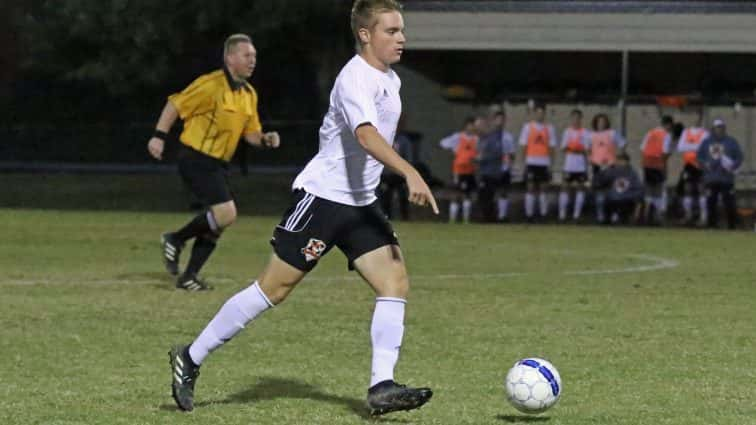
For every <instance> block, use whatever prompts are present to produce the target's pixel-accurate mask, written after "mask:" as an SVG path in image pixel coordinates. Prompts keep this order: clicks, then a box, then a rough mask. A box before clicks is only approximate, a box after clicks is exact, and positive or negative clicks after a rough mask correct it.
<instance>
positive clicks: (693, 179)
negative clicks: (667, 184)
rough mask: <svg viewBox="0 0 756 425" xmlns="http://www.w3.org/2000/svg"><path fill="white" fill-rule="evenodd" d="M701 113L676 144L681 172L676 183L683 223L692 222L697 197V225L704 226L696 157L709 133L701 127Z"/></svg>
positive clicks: (702, 191)
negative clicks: (683, 212) (680, 156)
mask: <svg viewBox="0 0 756 425" xmlns="http://www.w3.org/2000/svg"><path fill="white" fill-rule="evenodd" d="M702 124H703V111H699V112H698V115H697V119H696V122H695V124H694V125H692V126H690V127H688V128H686V129H685V130H683V132H682V134H681V135H680V140H679V141H678V143H677V151H678V152H680V153H681V154H682V159H683V170H682V172H681V173H680V180H679V181H678V183H677V186H678V192H679V194H682V195H683V198H682V204H683V209H684V210H685V217H684V219H683V221H684V222H685V223H686V224H691V223H692V220H693V197H694V196H695V195H698V210H699V213H700V214H699V223H700V225H701V226H705V225H706V222H707V221H708V217H707V215H706V193H705V188H704V185H703V170H702V169H701V165H700V164H699V163H698V160H697V158H696V155H697V153H698V147H699V146H701V143H702V142H703V141H704V140H706V138H708V137H709V131H708V130H706V128H704V127H703V125H702Z"/></svg>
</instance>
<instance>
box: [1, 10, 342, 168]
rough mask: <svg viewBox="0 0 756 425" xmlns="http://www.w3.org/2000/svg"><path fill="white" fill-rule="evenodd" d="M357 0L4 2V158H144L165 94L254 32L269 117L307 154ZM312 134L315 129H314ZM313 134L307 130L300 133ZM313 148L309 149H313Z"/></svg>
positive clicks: (275, 158) (257, 78)
mask: <svg viewBox="0 0 756 425" xmlns="http://www.w3.org/2000/svg"><path fill="white" fill-rule="evenodd" d="M350 6H351V0H317V1H312V0H262V1H261V0H252V1H244V2H239V1H218V2H208V1H206V0H202V1H200V0H181V1H179V0H162V1H160V2H154V1H148V0H110V1H99V0H66V1H53V0H30V1H23V2H22V1H7V0H5V1H0V8H2V9H3V10H4V13H3V14H2V15H0V25H2V26H3V27H4V28H7V29H11V31H7V32H0V96H1V97H2V101H0V102H2V103H1V104H0V106H2V107H3V109H4V110H5V113H4V114H3V116H4V117H5V119H4V120H3V121H4V122H3V124H2V128H1V129H0V132H1V133H2V134H0V136H2V137H3V143H2V144H1V145H2V146H3V147H1V148H0V161H9V160H10V161H31V160H36V161H86V162H98V161H100V162H146V161H148V158H146V156H145V152H144V149H143V144H144V143H145V142H146V138H147V137H148V136H149V134H150V129H151V128H152V126H153V125H154V122H155V120H156V119H157V116H158V114H159V113H160V109H161V108H162V106H163V104H164V102H165V98H166V96H167V95H169V94H170V93H173V92H175V91H178V90H181V89H182V88H183V87H185V86H186V85H187V84H189V83H190V82H191V81H192V80H193V79H194V78H196V77H197V76H198V75H200V74H202V73H205V72H209V71H211V70H213V69H217V68H219V67H220V66H221V64H222V45H223V41H224V39H225V38H226V37H227V36H228V35H229V34H232V33H236V32H243V33H246V34H249V35H250V36H252V38H253V40H254V43H255V46H256V48H257V50H258V67H257V69H256V71H255V75H254V76H253V77H252V84H253V85H254V86H255V87H256V88H257V90H258V92H259V94H260V106H259V107H260V114H261V117H262V119H263V121H264V124H269V125H272V126H278V127H280V130H281V131H283V132H288V133H290V135H291V138H293V139H295V140H292V142H296V144H298V148H297V149H294V150H288V151H287V150H284V151H281V152H280V153H278V154H275V155H272V156H271V155H266V156H267V157H268V158H269V160H270V161H272V162H273V163H283V162H291V161H292V155H293V156H294V157H297V158H295V159H294V162H300V158H298V156H306V155H307V154H308V152H311V151H312V150H314V147H312V146H310V145H311V144H312V143H313V140H314V141H315V142H316V137H317V135H316V134H315V133H312V132H313V129H312V127H313V126H315V129H316V128H317V124H316V122H317V121H318V120H319V119H320V118H321V116H322V113H323V112H324V109H325V108H326V107H327V96H328V90H329V89H330V86H331V84H332V82H333V79H334V78H335V76H336V73H337V72H338V70H339V69H340V67H341V66H342V65H343V63H344V62H345V61H346V60H348V58H349V57H350V56H351V55H352V54H353V41H352V38H351V33H350V31H349V9H350ZM307 134H310V135H309V136H307ZM304 138H307V140H301V139H304ZM303 146H309V148H306V147H303Z"/></svg>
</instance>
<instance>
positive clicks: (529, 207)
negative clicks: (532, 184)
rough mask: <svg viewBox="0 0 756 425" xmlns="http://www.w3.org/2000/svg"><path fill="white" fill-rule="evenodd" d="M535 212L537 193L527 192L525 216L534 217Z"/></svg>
mask: <svg viewBox="0 0 756 425" xmlns="http://www.w3.org/2000/svg"><path fill="white" fill-rule="evenodd" d="M534 212H535V195H534V194H532V193H526V194H525V216H526V217H528V218H530V217H533V213H534Z"/></svg>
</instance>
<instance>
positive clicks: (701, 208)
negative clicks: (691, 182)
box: [696, 175, 709, 227]
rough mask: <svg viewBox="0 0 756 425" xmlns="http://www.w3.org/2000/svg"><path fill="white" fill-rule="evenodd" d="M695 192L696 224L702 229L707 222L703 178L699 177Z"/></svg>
mask: <svg viewBox="0 0 756 425" xmlns="http://www.w3.org/2000/svg"><path fill="white" fill-rule="evenodd" d="M696 190H697V193H698V224H699V226H701V227H703V226H706V223H708V221H709V206H708V199H707V197H706V186H705V185H704V184H703V177H702V176H700V175H699V178H698V181H697V182H696Z"/></svg>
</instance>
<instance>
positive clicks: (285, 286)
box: [260, 278, 297, 305]
mask: <svg viewBox="0 0 756 425" xmlns="http://www.w3.org/2000/svg"><path fill="white" fill-rule="evenodd" d="M296 285H297V282H294V281H285V280H276V281H274V282H273V281H270V280H267V279H264V278H263V279H261V280H260V289H262V291H263V292H264V293H265V295H266V296H267V297H268V299H269V300H270V302H271V303H273V304H274V305H278V304H281V303H282V302H284V300H285V299H286V298H287V297H288V296H289V294H290V293H291V291H292V290H293V289H294V287H295V286H296Z"/></svg>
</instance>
